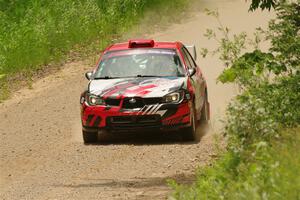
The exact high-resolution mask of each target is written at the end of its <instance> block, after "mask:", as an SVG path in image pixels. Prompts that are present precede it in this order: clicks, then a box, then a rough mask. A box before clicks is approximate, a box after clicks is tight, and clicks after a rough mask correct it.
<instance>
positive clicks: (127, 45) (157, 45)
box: [105, 39, 182, 52]
mask: <svg viewBox="0 0 300 200" xmlns="http://www.w3.org/2000/svg"><path fill="white" fill-rule="evenodd" d="M131 44H138V45H136V46H131ZM145 44H146V46H139V45H145ZM148 45H149V46H148ZM181 47H182V43H181V42H156V41H154V40H146V39H138V40H129V41H128V42H123V43H116V44H113V45H111V46H109V47H107V48H106V49H105V52H107V51H117V50H126V49H137V48H154V49H180V48H181Z"/></svg>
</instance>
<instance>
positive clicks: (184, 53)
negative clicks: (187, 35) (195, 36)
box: [181, 48, 193, 69]
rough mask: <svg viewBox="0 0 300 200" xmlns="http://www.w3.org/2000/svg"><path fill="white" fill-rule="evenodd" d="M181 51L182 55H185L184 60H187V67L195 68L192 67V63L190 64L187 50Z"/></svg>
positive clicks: (182, 49)
mask: <svg viewBox="0 0 300 200" xmlns="http://www.w3.org/2000/svg"><path fill="white" fill-rule="evenodd" d="M181 51H182V53H183V58H184V60H185V63H186V65H187V67H188V68H189V69H190V68H192V67H193V66H192V64H191V62H190V59H189V58H188V54H187V52H186V50H185V49H184V48H181Z"/></svg>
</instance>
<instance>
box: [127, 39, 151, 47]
mask: <svg viewBox="0 0 300 200" xmlns="http://www.w3.org/2000/svg"><path fill="white" fill-rule="evenodd" d="M142 47H154V40H129V48H142Z"/></svg>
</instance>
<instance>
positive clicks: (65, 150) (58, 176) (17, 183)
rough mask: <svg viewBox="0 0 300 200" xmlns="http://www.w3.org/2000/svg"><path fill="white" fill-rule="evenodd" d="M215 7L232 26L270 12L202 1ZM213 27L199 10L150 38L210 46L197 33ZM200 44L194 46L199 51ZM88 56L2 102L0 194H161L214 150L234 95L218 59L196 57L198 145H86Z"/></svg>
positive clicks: (148, 141)
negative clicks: (203, 111)
mask: <svg viewBox="0 0 300 200" xmlns="http://www.w3.org/2000/svg"><path fill="white" fill-rule="evenodd" d="M202 7H209V8H219V11H220V14H221V16H222V21H223V22H224V23H225V24H228V26H229V27H231V28H232V30H233V31H236V32H238V31H243V30H246V31H248V32H253V30H254V27H255V26H256V24H257V23H258V22H259V23H260V24H261V23H262V22H266V21H267V19H268V13H259V12H257V13H252V14H248V13H247V5H245V3H244V2H240V1H214V3H211V1H202ZM213 27H216V24H215V21H214V20H213V18H211V17H207V16H205V15H204V14H203V13H201V12H196V13H194V16H193V17H191V18H190V19H187V20H185V22H184V23H182V24H173V25H171V26H170V27H169V28H168V29H167V30H165V31H163V32H160V33H155V34H153V35H151V36H149V37H152V38H154V39H155V40H168V41H174V40H179V41H182V42H184V43H186V44H196V45H197V46H198V48H199V49H200V47H214V46H215V45H216V44H215V43H214V42H213V41H207V40H206V39H205V38H204V37H203V36H202V35H203V33H204V32H205V29H206V28H213ZM199 49H198V50H199ZM87 63H88V62H85V61H82V62H76V63H67V64H66V66H64V68H63V70H62V71H60V72H58V73H55V74H53V75H50V76H48V77H46V78H43V79H42V80H39V81H37V82H36V83H34V84H33V89H30V90H29V89H22V90H20V91H18V92H16V93H15V94H14V96H13V97H12V98H11V99H10V100H7V101H6V102H4V103H3V104H1V105H0V118H1V119H0V133H1V135H0V137H1V140H0V143H1V144H0V153H1V155H0V161H1V163H0V169H1V177H0V178H1V183H0V198H1V199H165V198H166V196H167V194H168V193H169V192H170V189H169V188H168V187H167V186H166V179H168V178H175V179H177V180H179V181H181V182H190V181H191V180H193V173H194V169H195V167H196V166H198V165H206V164H208V163H209V162H210V161H211V160H212V159H213V158H214V156H215V149H214V143H215V142H214V136H213V134H214V133H217V132H219V130H220V129H221V128H222V126H221V123H220V122H219V121H220V119H222V118H223V117H224V110H225V107H226V104H227V102H228V101H229V99H230V98H231V97H232V96H233V95H234V94H235V88H234V87H233V86H230V85H227V86H225V85H221V84H216V77H217V76H218V74H219V73H220V72H221V70H222V65H221V63H220V62H219V61H218V60H217V58H207V59H205V60H204V59H201V58H199V60H198V63H199V65H200V66H201V68H202V70H203V72H204V74H205V76H206V78H207V81H208V88H209V100H210V104H211V112H212V120H211V122H210V125H209V127H208V129H206V130H205V129H204V128H203V127H199V128H198V132H199V135H201V136H202V138H201V141H200V142H199V143H183V142H182V141H181V138H180V137H179V136H178V135H176V134H165V135H161V134H153V135H152V134H150V135H149V134H148V135H142V133H141V134H135V135H126V136H123V137H114V138H112V139H113V140H112V142H111V143H110V144H106V145H89V146H85V145H83V143H82V140H81V127H80V126H81V124H80V117H79V94H80V92H81V91H82V90H83V89H84V87H85V86H86V84H87V81H86V80H85V78H84V75H83V74H84V72H85V71H88V70H90V69H91V66H88V64H87Z"/></svg>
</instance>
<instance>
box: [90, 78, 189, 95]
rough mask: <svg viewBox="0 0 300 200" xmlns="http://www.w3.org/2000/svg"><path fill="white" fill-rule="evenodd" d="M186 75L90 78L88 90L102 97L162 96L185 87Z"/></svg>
mask: <svg viewBox="0 0 300 200" xmlns="http://www.w3.org/2000/svg"><path fill="white" fill-rule="evenodd" d="M186 80H187V78H186V77H139V78H124V79H107V80H106V79H101V80H92V81H91V82H90V84H89V88H88V89H89V92H90V93H91V94H95V95H99V96H102V97H104V98H107V97H111V98H122V97H146V98H151V97H163V96H164V95H166V94H169V93H171V92H175V91H177V90H179V89H186Z"/></svg>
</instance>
